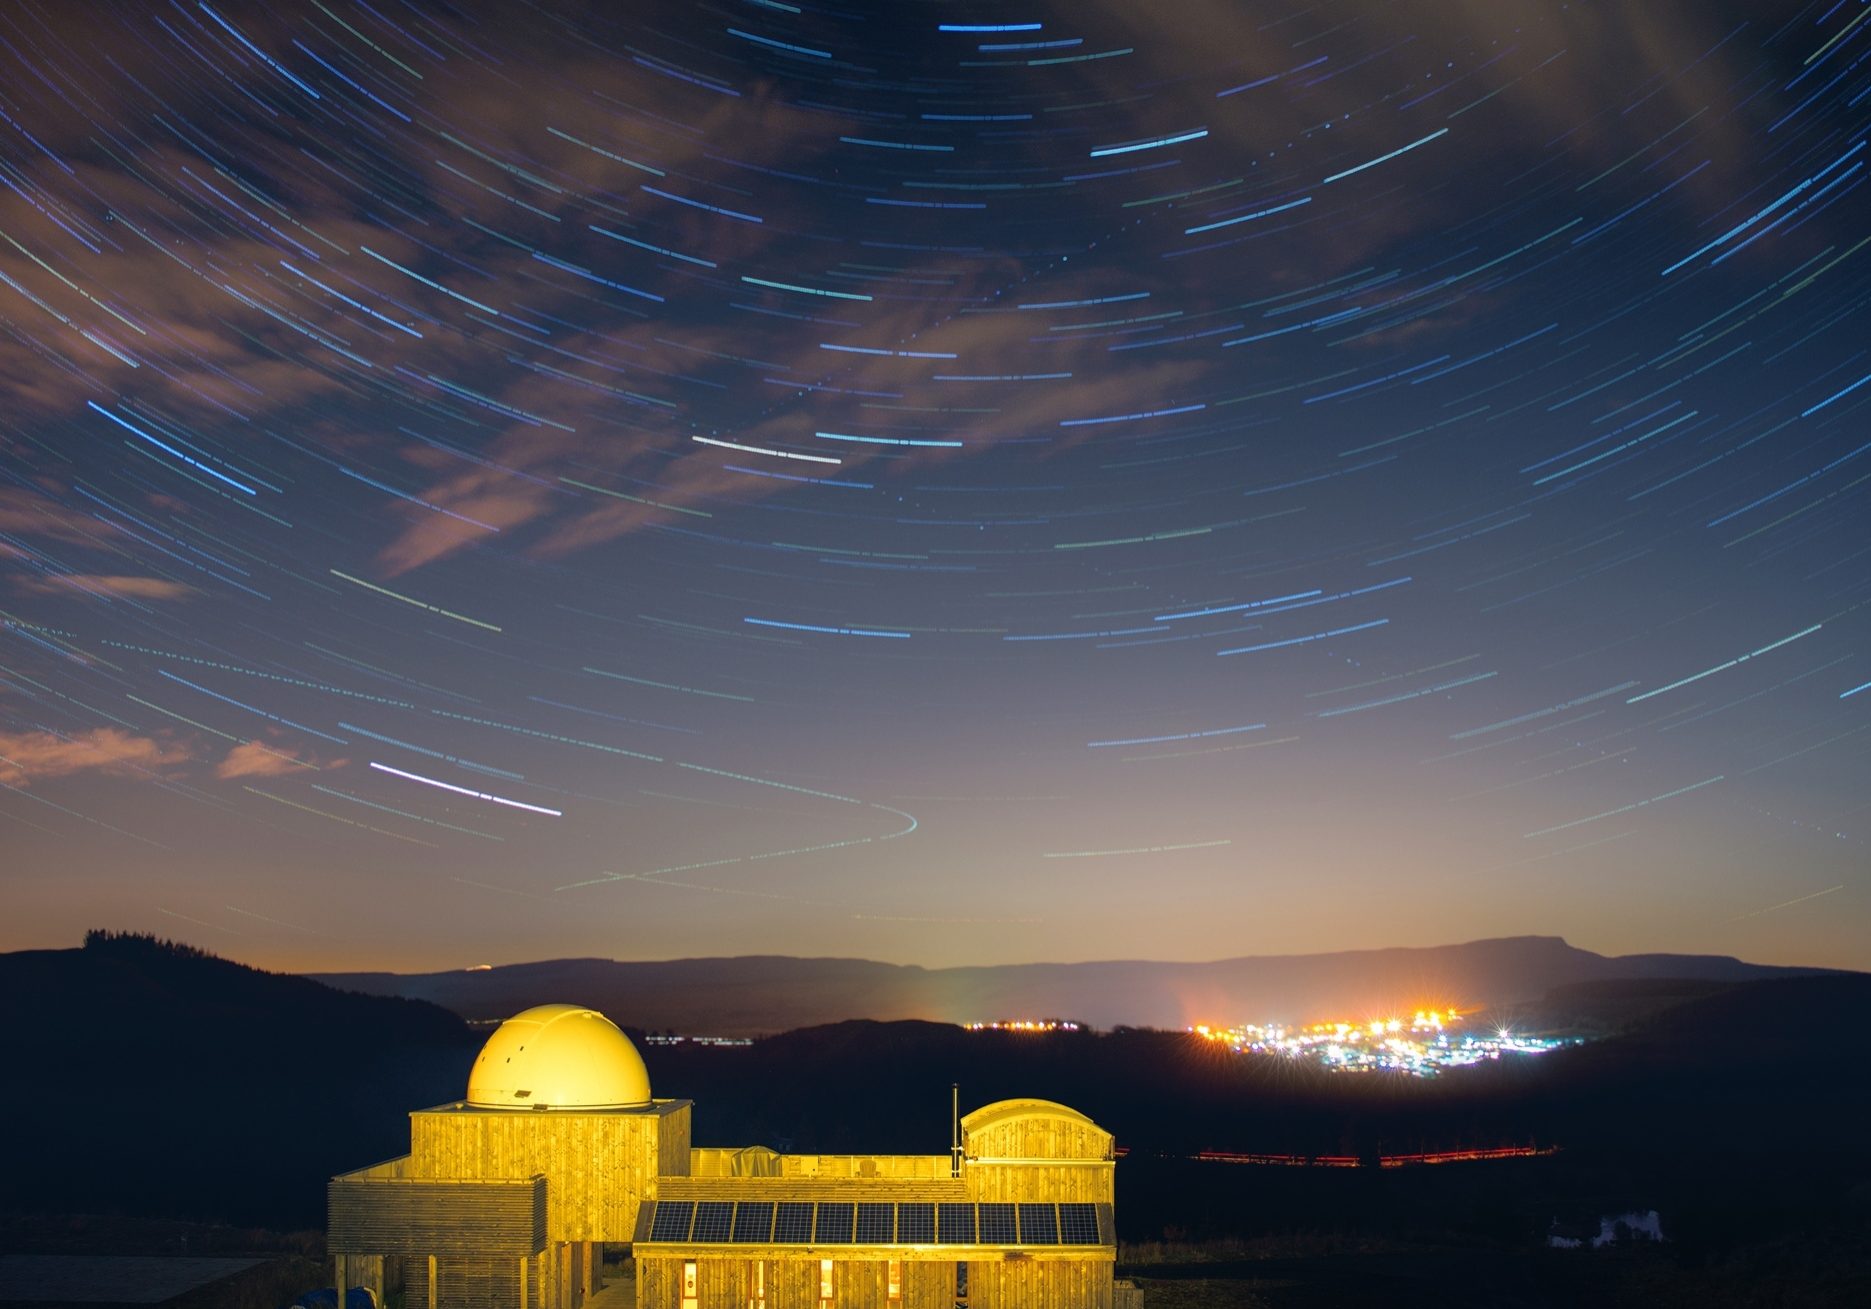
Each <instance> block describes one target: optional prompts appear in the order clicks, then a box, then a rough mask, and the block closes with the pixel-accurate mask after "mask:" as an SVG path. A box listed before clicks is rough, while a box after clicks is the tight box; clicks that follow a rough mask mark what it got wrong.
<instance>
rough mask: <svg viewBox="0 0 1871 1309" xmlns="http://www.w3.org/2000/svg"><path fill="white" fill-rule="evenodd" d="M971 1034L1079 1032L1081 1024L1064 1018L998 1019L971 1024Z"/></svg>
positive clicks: (969, 1028)
mask: <svg viewBox="0 0 1871 1309" xmlns="http://www.w3.org/2000/svg"><path fill="white" fill-rule="evenodd" d="M968 1030H969V1031H971V1032H1078V1031H1082V1030H1084V1029H1083V1028H1082V1027H1081V1026H1080V1025H1079V1024H1077V1023H1074V1022H1068V1021H1067V1020H1066V1019H1063V1018H997V1019H995V1020H994V1021H993V1022H991V1023H969V1024H968Z"/></svg>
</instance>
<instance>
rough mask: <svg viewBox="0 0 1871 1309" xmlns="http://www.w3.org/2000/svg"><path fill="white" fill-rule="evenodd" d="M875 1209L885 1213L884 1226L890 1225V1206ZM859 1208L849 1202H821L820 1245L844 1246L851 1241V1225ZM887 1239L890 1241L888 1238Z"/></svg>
mask: <svg viewBox="0 0 1871 1309" xmlns="http://www.w3.org/2000/svg"><path fill="white" fill-rule="evenodd" d="M875 1208H878V1209H881V1210H883V1211H884V1225H885V1226H886V1227H888V1226H889V1223H890V1206H889V1205H887V1204H880V1205H877V1206H875ZM856 1211H857V1206H856V1205H854V1204H852V1203H851V1202H850V1201H849V1200H837V1201H830V1202H827V1201H820V1202H819V1235H818V1239H819V1243H820V1244H821V1245H825V1244H839V1245H842V1244H844V1243H846V1242H848V1241H850V1239H851V1223H852V1220H853V1218H854V1217H855V1216H856ZM885 1239H886V1240H887V1239H889V1238H888V1237H887V1236H886V1237H885Z"/></svg>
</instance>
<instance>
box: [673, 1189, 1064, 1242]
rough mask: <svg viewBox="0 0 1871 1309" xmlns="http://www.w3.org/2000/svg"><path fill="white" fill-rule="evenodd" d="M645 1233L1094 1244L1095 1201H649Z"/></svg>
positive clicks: (677, 1238)
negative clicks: (1042, 1202)
mask: <svg viewBox="0 0 1871 1309" xmlns="http://www.w3.org/2000/svg"><path fill="white" fill-rule="evenodd" d="M651 1208H652V1213H651V1216H650V1235H649V1239H650V1240H652V1241H667V1242H671V1243H677V1244H702V1245H708V1244H715V1245H723V1244H740V1245H765V1244H768V1243H773V1244H779V1245H810V1244H813V1243H815V1242H816V1243H817V1244H820V1245H849V1244H852V1243H853V1242H855V1243H856V1244H858V1245H1000V1246H1008V1245H1097V1244H1099V1243H1100V1236H1101V1234H1100V1232H1099V1223H1098V1206H1097V1205H1095V1204H1083V1203H1073V1204H1009V1203H1004V1202H1002V1203H995V1202H985V1203H981V1204H961V1203H949V1202H945V1203H942V1204H932V1203H929V1202H927V1201H914V1202H912V1201H903V1202H901V1203H897V1204H888V1203H878V1202H873V1201H864V1202H862V1203H854V1202H852V1201H849V1200H836V1201H834V1200H821V1201H818V1202H816V1203H815V1202H813V1201H810V1200H782V1201H779V1202H778V1203H775V1202H774V1201H772V1200H742V1201H740V1202H738V1203H735V1202H731V1201H726V1200H703V1201H701V1202H699V1203H698V1202H695V1201H690V1200H663V1201H659V1202H651Z"/></svg>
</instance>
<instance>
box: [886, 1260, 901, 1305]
mask: <svg viewBox="0 0 1871 1309" xmlns="http://www.w3.org/2000/svg"><path fill="white" fill-rule="evenodd" d="M885 1286H886V1287H887V1288H888V1295H889V1299H890V1303H891V1304H902V1303H903V1261H902V1260H901V1259H892V1260H891V1261H890V1280H889V1281H888V1282H886V1283H885Z"/></svg>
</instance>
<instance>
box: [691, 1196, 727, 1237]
mask: <svg viewBox="0 0 1871 1309" xmlns="http://www.w3.org/2000/svg"><path fill="white" fill-rule="evenodd" d="M733 1214H734V1206H733V1205H732V1204H729V1203H728V1202H726V1201H724V1200H703V1201H701V1202H700V1203H699V1204H697V1205H696V1206H695V1234H694V1235H693V1236H691V1237H690V1238H689V1239H690V1240H691V1241H725V1240H727V1239H728V1233H729V1231H730V1227H729V1222H730V1219H731V1218H732V1216H733Z"/></svg>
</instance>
